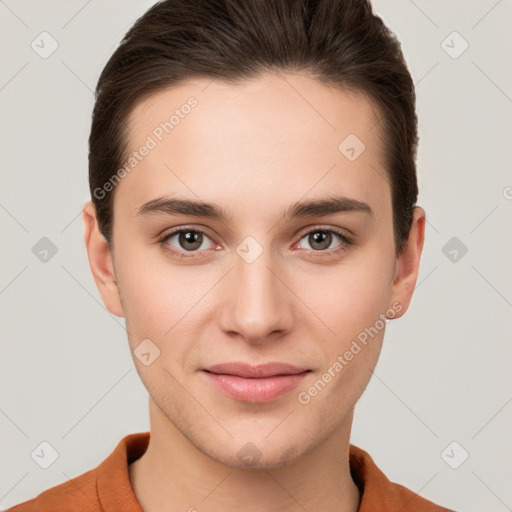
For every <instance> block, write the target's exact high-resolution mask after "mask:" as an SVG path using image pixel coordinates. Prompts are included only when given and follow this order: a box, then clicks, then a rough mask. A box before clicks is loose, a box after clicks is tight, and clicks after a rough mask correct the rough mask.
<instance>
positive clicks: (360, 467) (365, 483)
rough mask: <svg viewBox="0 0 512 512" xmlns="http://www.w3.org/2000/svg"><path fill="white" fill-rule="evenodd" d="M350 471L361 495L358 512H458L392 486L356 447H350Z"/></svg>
mask: <svg viewBox="0 0 512 512" xmlns="http://www.w3.org/2000/svg"><path fill="white" fill-rule="evenodd" d="M350 471H351V474H352V478H353V480H354V482H355V483H356V485H357V486H358V488H359V491H360V493H361V502H360V505H359V511H358V512H374V511H375V510H379V512H395V511H396V510H401V511H402V512H454V511H453V510H450V509H447V508H444V507H442V506H440V505H437V504H435V503H434V502H432V501H429V500H427V499H426V498H423V497H422V496H420V495H419V494H418V493H415V492H413V491H411V490H410V489H407V488H406V487H405V486H403V485H400V484H397V483H394V482H391V481H390V480H389V479H388V478H387V477H386V475H385V474H384V473H383V472H382V471H381V470H380V469H379V468H378V467H377V465H376V464H375V462H374V461H373V459H372V458H371V457H370V455H369V454H368V453H367V452H366V451H364V450H362V449H361V448H358V447H357V446H354V445H350Z"/></svg>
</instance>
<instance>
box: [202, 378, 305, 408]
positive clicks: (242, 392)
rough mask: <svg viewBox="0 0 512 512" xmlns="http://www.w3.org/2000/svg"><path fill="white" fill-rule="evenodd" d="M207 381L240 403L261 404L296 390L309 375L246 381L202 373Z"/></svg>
mask: <svg viewBox="0 0 512 512" xmlns="http://www.w3.org/2000/svg"><path fill="white" fill-rule="evenodd" d="M203 373H204V374H205V375H206V377H207V378H208V379H210V381H211V382H213V383H214V384H215V385H216V386H217V387H218V388H219V389H220V390H221V391H223V392H224V393H225V394H226V395H228V396H230V397H231V398H235V399H236V400H241V401H242V402H250V403H263V402H270V401H271V400H275V399H276V398H279V397H280V396H282V395H284V394H286V393H288V392H289V391H291V390H292V389H294V388H296V387H297V386H298V385H299V383H300V382H301V381H302V379H303V378H304V377H305V376H306V375H307V374H308V373H309V372H307V371H306V372H303V373H298V374H296V375H276V376H274V377H262V378H258V379H246V378H244V377H237V376H235V375H225V374H218V373H211V372H207V371H203Z"/></svg>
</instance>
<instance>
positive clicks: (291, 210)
mask: <svg viewBox="0 0 512 512" xmlns="http://www.w3.org/2000/svg"><path fill="white" fill-rule="evenodd" d="M344 212H362V213H366V214H368V215H371V216H372V215H373V214H374V212H373V210H372V209H371V207H370V205H369V204H367V203H364V202H362V201H357V200H356V199H351V198H349V197H344V196H336V197H331V198H327V199H315V200H310V201H301V202H296V203H294V204H292V205H291V206H289V207H288V208H287V209H286V210H285V211H284V212H283V214H282V219H293V218H301V217H322V216H326V215H333V214H336V213H344ZM151 214H167V215H188V216H191V217H204V218H209V219H214V220H218V221H221V222H229V221H230V219H231V218H232V216H231V215H230V214H228V212H226V210H224V209H223V208H221V207H220V206H219V205H216V204H215V203H205V202H200V201H193V200H190V199H178V198H173V197H168V196H163V197H158V198H156V199H152V200H151V201H148V202H147V203H144V204H143V205H142V206H141V207H140V208H139V210H138V212H137V215H138V216H139V215H141V216H144V215H151Z"/></svg>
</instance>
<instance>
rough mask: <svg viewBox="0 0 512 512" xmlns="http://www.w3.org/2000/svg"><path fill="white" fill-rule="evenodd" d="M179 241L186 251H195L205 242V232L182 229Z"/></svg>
mask: <svg viewBox="0 0 512 512" xmlns="http://www.w3.org/2000/svg"><path fill="white" fill-rule="evenodd" d="M178 243H179V245H180V247H181V248H182V249H185V250H186V251H195V250H196V249H199V247H201V244H202V243H203V234H202V233H199V232H198V231H182V232H181V233H180V234H179V236H178Z"/></svg>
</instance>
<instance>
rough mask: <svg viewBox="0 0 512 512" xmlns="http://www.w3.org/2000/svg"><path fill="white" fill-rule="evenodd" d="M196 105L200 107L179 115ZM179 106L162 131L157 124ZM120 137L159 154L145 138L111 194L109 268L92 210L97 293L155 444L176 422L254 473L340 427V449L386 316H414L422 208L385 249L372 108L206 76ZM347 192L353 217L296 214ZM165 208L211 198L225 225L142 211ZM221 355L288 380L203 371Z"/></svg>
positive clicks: (301, 79)
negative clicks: (152, 205) (126, 350)
mask: <svg viewBox="0 0 512 512" xmlns="http://www.w3.org/2000/svg"><path fill="white" fill-rule="evenodd" d="M210 82H211V83H210ZM191 96H193V97H194V98H195V99H196V100H197V105H196V106H194V107H193V108H182V106H183V105H185V104H187V100H188V99H189V98H190V97H191ZM176 109H178V111H179V112H180V114H179V115H178V114H177V117H176V118H174V122H175V125H174V127H173V128H172V130H169V127H167V129H168V131H169V133H166V132H165V131H162V128H161V129H160V130H158V129H156V128H157V127H158V126H159V125H160V123H163V122H166V121H168V120H169V117H170V116H171V115H172V114H173V113H174V111H175V110H176ZM185 112H188V113H185ZM177 118H179V121H178V122H176V119H177ZM129 128H130V140H129V144H130V152H132V151H136V150H139V148H140V147H141V146H143V145H145V144H146V145H148V146H153V143H151V142H148V141H149V139H148V136H150V137H151V139H152V140H153V142H154V143H155V144H154V147H151V149H150V150H149V151H148V152H147V155H146V156H145V157H143V158H142V159H141V160H140V161H138V163H137V165H136V167H134V168H133V169H132V170H131V171H130V172H129V173H127V175H126V176H125V177H124V178H123V179H122V180H121V182H120V183H119V184H118V185H117V188H116V191H115V200H114V230H113V231H114V236H113V241H114V252H113V255H112V257H113V267H112V265H111V264H110V259H109V258H110V253H109V252H108V251H107V250H106V249H105V247H106V246H105V244H104V240H103V238H102V237H101V236H100V235H99V233H98V231H97V226H96V227H94V222H93V219H94V216H93V215H94V212H93V209H92V208H91V207H90V205H89V207H88V209H87V210H86V212H85V217H84V218H85V219H86V241H87V243H88V250H89V257H90V261H91V265H92V267H93V272H94V273H95V279H96V282H97V284H98V287H99V289H100V292H101V294H102V297H103V300H104V302H105V304H106V306H107V307H108V309H109V310H110V311H111V312H112V313H113V314H116V315H118V316H124V317H125V318H126V325H127V329H128V336H129V343H130V347H131V350H132V352H134V351H135V353H136V354H138V355H139V357H140V359H141V360H142V362H141V360H139V357H136V356H134V361H135V364H136V366H137V370H138V372H139V374H140V377H141V379H142V381H143V382H144V385H145V386H146V388H147V389H148V392H149V394H150V397H151V400H152V401H153V402H154V404H156V405H157V407H154V404H151V405H152V432H153V434H155V435H156V432H155V431H158V434H159V435H163V436H165V435H166V432H171V431H176V430H177V431H178V432H179V433H181V434H183V436H184V437H185V438H187V439H188V440H189V441H190V442H191V443H192V444H193V445H194V446H195V447H196V448H198V449H199V450H200V451H201V452H203V453H205V454H207V455H209V456H211V457H213V458H214V459H216V460H219V461H222V462H224V463H227V464H229V465H233V466H243V465H244V464H248V463H250V462H251V456H252V463H257V465H260V466H274V465H279V464H283V463H285V462H290V461H292V460H294V459H296V458H297V457H299V456H301V455H303V454H305V453H306V452H309V451H311V450H312V449H314V448H316V447H319V446H320V445H321V444H322V443H323V442H324V441H326V440H327V439H328V438H332V436H333V434H334V435H338V439H346V440H347V442H348V436H349V433H350V425H351V422H352V411H353V408H354V405H355V403H356V401H357V400H358V398H359V397H360V395H361V394H362V392H363V390H364V388H365V386H366V385H367V383H368V381H369V379H370V377H371V373H372V370H373V368H374V366H375V364H376V362H377V359H378V355H379V352H380V349H381V344H382V338H383V335H384V325H385V322H384V318H385V315H386V313H387V315H388V316H389V317H395V318H397V317H399V316H401V315H402V314H403V313H404V312H405V311H406V309H407V307H408V304H409V301H410V298H411V294H412V291H413V289H414V284H415V281H416V277H417V270H418V264H419V256H420V253H421V249H422V244H423V229H424V222H423V215H424V212H423V211H422V210H421V209H420V208H417V209H416V211H415V217H414V222H413V229H412V231H411V236H410V238H409V241H408V243H407V245H406V247H405V249H404V251H403V252H402V253H401V255H400V256H399V257H397V256H396V254H395V245H394V233H393V222H392V204H391V189H390V185H389V183H388V181H389V179H388V173H387V170H386V169H385V167H384V159H383V153H382V141H381V139H380V125H378V115H377V113H376V111H375V110H374V109H373V107H372V104H371V103H369V102H368V101H367V100H366V99H365V98H364V97H363V96H360V95H349V94H348V93H344V92H340V91H339V90H335V89H333V88H329V87H327V86H325V85H321V84H320V83H318V82H316V81H313V80H312V79H310V78H307V77H305V76H303V75H300V74H285V75H283V76H282V77H279V76H277V75H265V76H263V77H261V78H260V79H258V80H253V81H251V82H248V83H247V84H245V85H236V86H235V85H227V84H225V83H219V82H216V81H213V82H212V81H210V80H206V79H204V80H194V81H189V82H187V83H186V84H184V85H181V86H178V87H175V88H170V89H168V90H165V91H163V92H160V93H158V94H156V95H154V96H152V97H150V98H149V99H146V100H145V101H143V102H142V103H141V104H139V105H138V106H137V108H136V109H135V110H134V111H133V113H132V115H131V116H130V122H129ZM155 129H156V131H155ZM347 137H348V138H347ZM159 138H160V139H161V140H159ZM340 144H341V146H340ZM362 144H364V146H363V145H362ZM363 149H364V150H363ZM342 197H343V198H345V199H346V202H345V203H344V204H345V206H347V205H349V206H350V205H351V204H352V208H348V209H346V208H343V207H342V208H340V209H339V211H337V212H333V211H332V210H331V212H330V213H329V212H325V211H321V208H319V209H318V210H317V213H318V211H320V213H321V215H316V214H315V210H314V209H311V208H309V209H307V211H302V213H304V215H290V216H289V215H288V214H289V213H295V214H297V213H301V209H300V208H299V209H298V211H296V210H297V208H296V207H297V205H298V204H299V203H306V202H312V201H327V200H332V199H334V198H342ZM159 198H166V199H180V200H183V201H193V202H200V203H208V204H212V205H216V206H215V207H216V208H218V209H219V211H222V212H223V213H225V215H226V218H223V219H219V218H214V217H211V216H207V215H204V214H205V213H207V212H204V211H198V210H197V209H196V212H197V213H201V214H202V215H200V216H196V215H193V214H192V213H193V210H192V211H191V212H189V213H188V214H185V215H184V214H178V213H171V214H170V213H166V212H163V211H160V212H155V211H153V212H151V211H150V212H146V213H139V212H140V211H141V208H142V207H143V205H145V204H146V203H148V202H149V201H153V200H155V199H159ZM350 201H355V202H357V203H350ZM339 205H341V206H343V204H342V202H340V203H339ZM182 211H183V210H182ZM87 219H88V221H87ZM87 224H88V226H87ZM178 229H181V230H183V231H182V233H181V236H180V233H177V234H175V235H172V236H170V237H169V238H168V239H167V240H166V241H163V242H159V239H161V238H162V237H163V236H165V235H167V234H171V233H172V232H173V231H175V230H178ZM198 231H200V232H204V234H203V235H201V233H200V232H198ZM337 232H339V234H340V235H341V236H339V235H338V234H337ZM201 237H202V238H201ZM345 237H346V239H348V240H350V242H347V241H346V239H345ZM109 271H110V273H111V274H112V275H111V274H110V273H109ZM114 273H115V281H114V278H113V274H114ZM147 339H149V340H151V342H147V341H146V342H145V343H146V344H145V345H142V346H141V347H142V348H139V349H137V347H138V346H139V345H140V344H141V342H143V340H147ZM153 344H154V345H153ZM155 346H156V347H158V349H159V350H160V355H159V356H158V357H157V358H156V359H154V360H153V358H154V357H155V355H156V354H157V349H156V348H155ZM140 352H142V354H141V353H140ZM143 361H145V362H146V363H148V362H150V363H151V364H148V365H147V366H146V365H145V364H144V363H143ZM151 361H152V362H151ZM224 363H245V364H247V365H251V366H256V365H266V364H267V363H285V364H288V365H293V366H294V367H296V370H294V372H295V373H297V372H298V374H297V375H295V376H293V377H292V376H290V375H288V376H283V375H281V376H275V374H276V373H277V374H282V373H289V372H290V370H286V369H285V370H283V369H282V368H281V369H279V368H272V367H270V368H268V370H269V373H271V374H274V377H267V378H244V377H243V375H242V376H238V377H236V376H233V375H231V376H228V375H227V374H229V373H231V374H237V373H238V374H241V373H242V372H241V370H240V368H239V367H238V368H237V367H232V368H227V369H226V368H224V369H220V370H217V371H218V372H219V373H220V374H224V376H222V375H220V374H217V376H215V375H214V374H213V373H210V372H208V371H207V370H208V369H213V367H214V366H215V365H220V364H224ZM258 375H259V374H257V373H256V374H253V377H257V376H258ZM245 377H247V375H246V376H245ZM247 443H252V445H254V446H250V445H248V444H247ZM244 454H245V455H248V457H246V458H245V459H244V457H243V455H244ZM248 461H249V462H248Z"/></svg>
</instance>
